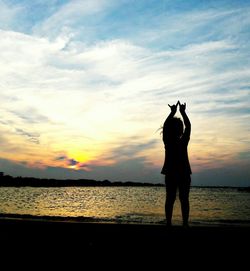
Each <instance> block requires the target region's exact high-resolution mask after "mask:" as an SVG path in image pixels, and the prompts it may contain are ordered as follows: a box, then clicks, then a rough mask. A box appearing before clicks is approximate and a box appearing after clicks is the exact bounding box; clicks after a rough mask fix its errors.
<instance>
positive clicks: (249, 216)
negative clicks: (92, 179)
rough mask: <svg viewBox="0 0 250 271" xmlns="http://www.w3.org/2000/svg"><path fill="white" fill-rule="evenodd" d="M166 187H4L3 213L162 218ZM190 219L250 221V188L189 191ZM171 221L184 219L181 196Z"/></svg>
mask: <svg viewBox="0 0 250 271" xmlns="http://www.w3.org/2000/svg"><path fill="white" fill-rule="evenodd" d="M164 204H165V188H164V187H56V188H54V187H53V188H45V187H39V188H34V187H21V188H16V187H0V213H2V214H18V215H35V216H53V217H54V216H56V217H58V216H60V217H80V218H84V219H86V220H90V221H93V220H94V221H103V222H117V223H153V224H154V223H156V224H158V223H164V221H165V215H164ZM190 222H191V223H203V224H204V223H205V224H206V223H231V224H232V223H237V224H245V225H246V224H248V225H249V224H250V193H249V192H244V191H241V192H240V191H238V190H237V189H236V188H195V187H192V188H191V191H190ZM173 223H175V224H180V223H181V211H180V204H179V200H178V198H177V200H176V203H175V207H174V215H173Z"/></svg>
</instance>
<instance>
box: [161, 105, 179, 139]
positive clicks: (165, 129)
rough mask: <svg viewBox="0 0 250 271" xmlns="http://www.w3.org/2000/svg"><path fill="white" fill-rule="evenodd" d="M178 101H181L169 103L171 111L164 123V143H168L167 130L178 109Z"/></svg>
mask: <svg viewBox="0 0 250 271" xmlns="http://www.w3.org/2000/svg"><path fill="white" fill-rule="evenodd" d="M178 103H179V101H178V102H177V103H176V104H173V105H168V106H169V107H170V109H171V112H170V113H169V115H168V116H167V118H166V120H165V122H164V125H163V141H164V143H165V144H166V142H167V131H168V126H169V125H168V124H169V121H170V120H171V119H173V117H174V115H175V113H176V111H177V106H178Z"/></svg>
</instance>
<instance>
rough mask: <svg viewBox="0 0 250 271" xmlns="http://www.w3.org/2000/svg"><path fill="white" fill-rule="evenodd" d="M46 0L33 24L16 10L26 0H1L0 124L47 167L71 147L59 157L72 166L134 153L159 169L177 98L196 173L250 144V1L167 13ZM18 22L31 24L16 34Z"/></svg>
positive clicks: (128, 157)
mask: <svg viewBox="0 0 250 271" xmlns="http://www.w3.org/2000/svg"><path fill="white" fill-rule="evenodd" d="M41 3H42V1H41V2H39V3H37V2H36V3H35V4H34V5H38V6H39V8H40V7H41V6H42V5H43V4H41ZM48 3H49V1H46V2H45V4H44V5H45V6H46V8H45V10H44V11H43V12H41V11H40V12H37V14H33V15H32V16H33V17H32V20H30V21H29V22H28V17H29V16H27V18H24V17H21V18H20V17H18V14H19V11H20V10H22V9H25V11H26V14H29V12H30V10H31V8H30V9H29V7H28V6H29V5H28V4H27V3H26V4H23V6H22V7H21V6H18V5H17V6H13V5H10V4H8V5H7V4H6V2H3V1H0V6H1V5H2V7H3V9H2V10H1V12H3V14H6V17H4V16H3V17H2V18H5V19H4V21H5V22H6V27H5V26H3V25H2V27H1V19H0V27H1V29H2V30H0V41H1V42H0V73H1V76H2V79H1V82H0V98H1V109H0V113H1V118H2V120H1V123H0V124H1V126H0V131H1V134H2V135H3V136H4V138H5V139H6V140H7V141H5V142H8V143H9V144H10V145H11V146H12V147H11V148H12V149H13V150H14V149H15V148H16V149H18V147H20V146H22V148H25V149H26V151H25V150H24V151H23V153H25V154H27V155H29V156H30V157H31V156H32V155H31V153H32V151H33V152H34V150H35V152H36V154H37V155H38V153H39V154H40V155H41V160H42V162H41V163H42V164H44V165H54V163H55V159H54V157H55V156H56V155H57V154H58V153H63V154H64V153H66V154H68V155H67V156H65V157H63V156H61V159H58V160H57V163H61V164H60V165H61V166H65V167H69V166H72V167H73V166H75V167H77V168H81V167H82V168H84V167H85V168H88V167H90V166H93V167H97V166H103V167H104V168H105V166H107V169H109V170H110V167H109V166H111V165H114V166H115V165H116V166H118V167H119V170H122V168H121V166H122V162H125V163H126V165H129V166H127V167H126V168H127V170H128V169H129V168H130V167H131V164H130V161H134V159H135V161H136V163H135V164H137V165H138V167H139V168H140V167H141V168H142V169H143V170H145V168H144V167H143V166H142V164H144V162H147V163H152V164H154V166H157V167H158V168H160V167H161V163H162V153H163V148H162V147H163V146H162V145H161V143H162V142H161V138H160V136H159V135H156V133H155V131H156V130H157V129H158V128H159V127H160V126H161V125H162V124H163V122H164V120H165V117H166V115H167V114H168V112H169V111H168V107H167V104H168V103H175V102H176V100H178V99H180V100H181V101H185V102H187V105H188V108H187V111H188V114H189V116H190V118H191V121H192V128H193V130H192V138H191V141H190V156H191V160H192V164H193V167H194V168H195V172H201V171H202V170H203V169H208V168H214V167H218V166H220V167H224V166H226V165H231V162H232V161H234V160H237V157H238V154H239V153H244V151H246V149H248V148H249V141H247V138H248V132H249V131H248V128H247V125H246V123H248V122H249V107H248V105H249V76H250V66H249V61H248V47H249V46H248V45H249V40H248V31H247V29H248V28H249V24H250V21H249V18H250V17H249V16H247V15H249V6H244V7H241V8H240V7H239V6H237V5H236V8H235V7H233V6H232V7H229V6H226V7H223V6H222V5H220V4H218V6H217V7H218V8H217V9H214V8H212V7H211V6H210V5H208V6H206V5H205V7H203V8H200V7H195V8H191V7H189V8H187V9H186V10H184V11H183V10H182V11H179V10H178V11H176V12H172V9H171V8H170V9H168V8H169V7H170V6H171V5H170V4H169V3H166V9H161V8H160V6H159V5H160V4H156V5H157V6H156V7H155V6H154V8H153V9H152V7H149V6H148V5H146V6H144V5H143V4H139V2H138V3H134V5H136V6H134V5H133V7H136V8H135V9H133V10H130V12H131V13H132V14H130V13H129V8H130V5H129V3H128V2H126V1H125V2H124V1H122V2H119V4H115V3H114V1H70V2H66V3H60V4H59V2H56V1H54V2H53V3H51V5H48ZM143 3H146V2H143ZM49 6H50V7H49ZM36 7H37V6H36ZM11 8H13V9H12V10H11ZM15 8H16V9H15ZM121 8H123V9H121ZM33 10H34V9H33ZM37 10H39V9H37ZM166 12H167V13H166ZM127 14H130V19H131V20H127V17H126V16H127ZM109 15H112V16H109ZM120 15H123V17H122V16H120ZM36 17H37V18H36ZM122 18H123V19H122ZM124 18H126V20H124ZM25 20H26V22H25V23H24V24H23V22H24V21H25ZM21 22H22V23H21ZM17 23H19V24H20V25H26V26H27V25H30V26H31V28H30V29H29V31H23V33H22V32H19V33H18V32H16V30H17V28H16V24H17ZM228 25H230V26H231V27H228ZM7 26H8V27H7ZM26 30H27V29H26ZM18 137H22V138H24V139H25V140H26V141H27V142H26V143H29V141H31V143H38V142H40V144H31V145H28V144H27V145H26V144H25V145H24V144H23V143H24V142H23V141H19V140H17V138H18ZM34 145H37V146H36V147H37V148H34ZM45 150H46V151H47V155H46V153H45ZM80 152H82V153H83V154H84V155H85V156H86V157H87V158H88V159H87V158H86V157H85V158H86V159H81V155H80V154H79V153H80ZM4 154H5V155H9V154H7V151H5V153H4ZM4 154H3V156H4ZM76 154H77V155H76ZM18 155H19V156H18ZM13 156H16V157H19V158H18V159H21V158H20V156H22V155H21V153H20V152H17V153H13ZM46 156H49V157H50V159H47V160H46V159H45V158H44V157H46ZM8 157H9V156H8ZM101 159H103V160H102V161H101ZM137 159H138V160H137ZM22 160H25V159H24V158H23V157H22ZM45 160H46V161H45ZM87 160H88V161H87ZM81 161H87V162H86V163H85V162H84V163H82V162H81ZM100 161H101V162H102V163H101V162H100ZM104 161H109V163H110V164H109V166H108V165H107V164H106V165H105V162H104ZM147 165H149V164H147ZM105 170H106V169H105ZM112 170H113V169H112ZM103 172H104V171H103ZM105 172H106V171H105ZM114 172H116V170H114ZM134 173H135V174H137V173H136V171H134ZM134 173H133V174H134ZM117 174H119V173H118V171H117ZM128 174H130V173H128ZM131 174H132V173H131ZM129 176H130V177H131V178H132V177H133V175H129ZM136 176H137V175H136ZM154 176H156V175H154Z"/></svg>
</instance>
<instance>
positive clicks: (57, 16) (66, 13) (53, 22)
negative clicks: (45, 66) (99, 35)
mask: <svg viewBox="0 0 250 271" xmlns="http://www.w3.org/2000/svg"><path fill="white" fill-rule="evenodd" d="M112 2H113V1H107V0H84V1H82V0H73V1H70V2H68V3H66V4H64V5H62V6H59V8H58V9H57V10H56V11H55V12H54V13H53V14H51V16H49V17H48V18H47V19H45V20H43V21H42V22H40V23H39V24H37V25H35V26H34V28H33V31H34V33H35V34H38V35H40V36H49V37H57V36H58V35H60V34H61V33H63V32H65V31H66V32H67V31H68V29H69V30H70V31H74V30H73V28H75V26H76V25H77V24H79V23H80V22H81V21H82V20H84V18H85V17H87V16H96V14H98V13H100V12H101V11H103V10H104V9H105V8H107V7H109V6H110V5H111V3H112Z"/></svg>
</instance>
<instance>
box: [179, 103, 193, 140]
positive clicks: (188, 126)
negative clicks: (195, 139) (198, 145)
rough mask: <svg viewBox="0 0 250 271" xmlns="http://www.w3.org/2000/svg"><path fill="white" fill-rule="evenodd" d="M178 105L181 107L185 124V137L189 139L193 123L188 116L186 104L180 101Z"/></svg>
mask: <svg viewBox="0 0 250 271" xmlns="http://www.w3.org/2000/svg"><path fill="white" fill-rule="evenodd" d="M178 103H179V106H180V113H181V116H182V118H183V121H184V124H185V131H184V136H186V137H187V138H188V139H189V137H190V133H191V123H190V120H189V118H188V116H187V114H186V103H184V104H181V103H180V102H179V101H178Z"/></svg>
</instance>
